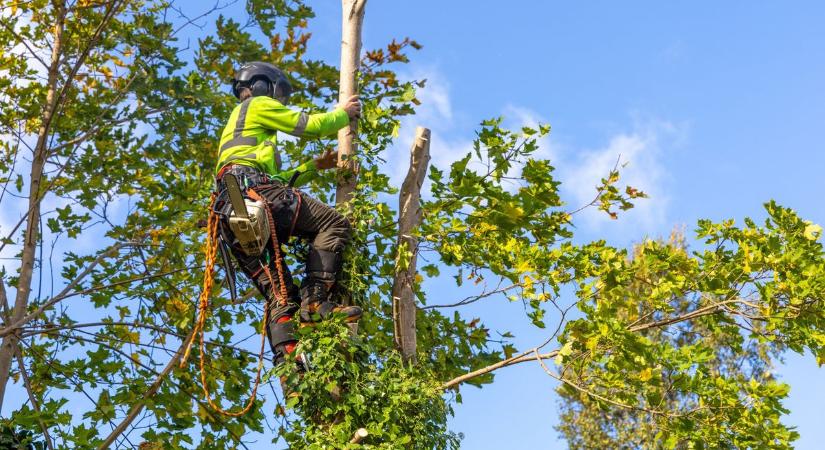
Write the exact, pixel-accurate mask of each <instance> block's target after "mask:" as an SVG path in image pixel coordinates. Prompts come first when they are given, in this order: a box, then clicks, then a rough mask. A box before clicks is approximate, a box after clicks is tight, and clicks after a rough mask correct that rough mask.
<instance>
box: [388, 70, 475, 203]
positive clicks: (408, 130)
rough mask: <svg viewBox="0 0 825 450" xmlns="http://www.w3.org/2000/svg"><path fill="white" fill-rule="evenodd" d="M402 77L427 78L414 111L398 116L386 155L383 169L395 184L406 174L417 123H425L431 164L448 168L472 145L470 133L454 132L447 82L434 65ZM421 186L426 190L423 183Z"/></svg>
mask: <svg viewBox="0 0 825 450" xmlns="http://www.w3.org/2000/svg"><path fill="white" fill-rule="evenodd" d="M402 78H404V79H412V80H421V79H426V80H427V82H426V84H425V86H424V87H423V88H419V89H418V91H417V93H416V97H417V98H418V99H419V100H420V101H421V105H420V106H418V107H417V108H416V114H415V115H412V116H407V117H405V118H404V119H402V121H401V127H400V129H399V133H398V139H396V141H395V144H394V145H393V146H392V147H391V148H390V149H389V151H388V152H387V155H386V159H387V168H388V170H387V173H388V174H389V176H390V180H391V181H392V183H393V185H395V186H400V185H401V183H402V182H403V181H404V177H405V176H406V174H407V170H408V168H409V162H410V147H412V144H413V139H415V129H416V127H417V126H425V127H427V128H429V129H430V131H431V136H430V139H431V141H430V158H431V159H430V165H431V166H435V167H438V168H440V169H442V170H444V169H448V168H449V167H450V164H452V163H453V162H455V161H457V160H459V159H461V158H462V157H463V156H464V155H466V154H467V153H468V152H469V151H471V150H472V148H473V147H472V145H473V141H472V139H471V137H468V136H456V133H455V131H454V128H455V126H456V123H455V122H456V121H455V118H454V113H453V107H452V100H451V99H450V85H449V83H448V82H447V80H446V79H445V78H444V76H443V75H442V74H441V72H440V71H439V70H438V69H436V68H434V67H425V68H418V69H417V70H415V71H413V72H411V73H408V74H403V76H402ZM424 190H425V192H426V191H427V185H426V183H425V186H424Z"/></svg>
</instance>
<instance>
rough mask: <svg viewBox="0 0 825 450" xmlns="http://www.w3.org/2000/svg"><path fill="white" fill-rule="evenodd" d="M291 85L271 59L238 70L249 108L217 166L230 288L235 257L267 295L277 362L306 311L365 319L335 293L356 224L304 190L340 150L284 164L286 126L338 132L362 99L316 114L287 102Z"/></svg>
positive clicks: (238, 90) (236, 115)
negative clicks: (291, 262)
mask: <svg viewBox="0 0 825 450" xmlns="http://www.w3.org/2000/svg"><path fill="white" fill-rule="evenodd" d="M291 91H292V88H291V86H290V84H289V81H288V80H287V78H286V76H285V74H284V73H283V72H282V71H281V70H279V69H278V68H277V67H275V66H274V65H272V64H269V63H265V62H251V63H247V64H244V65H243V66H242V67H241V68H240V70H238V72H237V73H236V75H235V78H234V79H233V80H232V93H233V94H234V95H235V97H237V98H238V100H240V104H239V105H238V106H237V107H235V109H234V110H233V111H232V114H231V115H230V116H229V121H228V122H227V124H226V127H225V128H224V130H223V133H222V134H221V140H220V148H219V151H220V153H219V156H218V163H217V166H216V168H215V170H216V175H217V176H216V182H217V188H218V193H219V194H218V197H217V198H216V201H215V206H214V208H215V212H217V213H218V214H219V216H220V217H221V222H220V224H221V225H220V227H219V229H220V241H221V244H220V246H219V248H220V250H221V253H222V255H223V258H224V265H225V266H226V268H227V272H228V277H227V278H228V279H229V281H230V290H231V291H232V293H233V294H232V295H233V296H234V295H235V294H234V291H235V287H234V272H233V269H232V264H231V261H229V259H228V256H227V254H229V253H231V254H232V255H234V257H235V259H236V260H237V262H238V265H239V266H240V268H241V270H242V271H243V272H244V273H245V274H246V275H247V276H248V277H249V278H250V279H251V280H252V281H253V283H254V284H255V286H256V287H257V289H258V290H259V291H260V292H261V294H262V295H263V296H264V297H265V298H266V308H267V310H268V316H269V323H268V326H267V335H268V337H269V342H270V345H271V346H272V351H273V352H274V353H275V364H276V365H277V364H282V363H283V361H284V359H285V356H286V354H288V353H292V352H293V351H294V349H295V345H296V344H297V341H296V339H295V335H294V323H293V321H292V320H290V319H291V318H292V317H293V315H294V314H295V312H296V311H297V310H299V309H300V315H299V316H300V320H301V321H302V322H312V321H314V320H318V318H325V317H327V316H329V315H330V314H333V313H338V314H342V315H344V316H345V317H346V320H348V321H356V320H358V319H359V318H360V317H361V314H362V311H361V308H359V307H358V306H341V305H339V304H337V303H335V302H334V301H333V300H332V299H331V296H330V290H331V289H332V287H333V285H334V284H335V282H336V277H337V275H338V272H339V270H340V268H341V264H342V260H341V258H342V253H343V251H344V248H345V247H346V245H347V243H348V242H349V239H350V233H351V229H350V224H349V221H348V220H347V219H346V217H344V216H343V215H341V214H340V213H339V212H337V211H336V210H335V209H334V208H332V207H330V206H328V205H326V204H324V203H322V202H320V201H318V200H316V199H314V198H312V197H310V196H308V195H306V194H305V193H303V192H301V191H299V190H297V189H296V187H297V186H300V185H302V184H304V183H306V182H307V181H309V180H310V179H311V178H312V177H313V176H314V175H315V173H316V171H319V170H326V169H330V168H333V167H335V166H336V160H337V157H336V156H337V155H336V154H335V153H333V152H331V151H327V152H326V153H325V154H324V155H322V156H319V157H316V158H315V159H312V160H309V161H306V162H305V163H303V164H301V165H299V166H298V167H296V168H294V169H291V170H282V168H281V158H280V156H279V154H278V148H277V140H276V135H277V132H279V131H280V132H284V133H288V134H290V135H292V136H296V137H299V138H317V137H322V136H328V135H332V134H335V133H336V132H337V131H338V130H339V129H341V128H343V127H345V126H347V125H348V124H349V123H350V120H353V119H357V118H359V116H360V114H361V103H360V101H359V100H358V96H353V97H351V98H350V99H349V100H347V101H346V102H345V103H343V104H341V105H339V106H338V107H337V108H336V109H334V110H333V111H331V112H327V113H321V114H307V113H305V112H300V111H295V110H292V109H289V108H287V106H286V105H287V104H288V100H289V96H290V93H291ZM239 194H240V195H239ZM244 210H245V211H244ZM267 210H268V211H267ZM244 216H246V218H244ZM290 236H297V237H299V238H301V239H305V240H307V241H309V254H308V256H307V260H306V271H305V277H304V279H303V282H302V283H301V288H300V290H299V289H298V287H297V286H296V285H295V284H294V282H293V280H292V276H291V274H290V272H289V269H288V268H287V266H286V264H285V262H284V255H283V252H282V249H281V245H280V244H281V243H284V242H286V241H287V240H288V239H289V237H290Z"/></svg>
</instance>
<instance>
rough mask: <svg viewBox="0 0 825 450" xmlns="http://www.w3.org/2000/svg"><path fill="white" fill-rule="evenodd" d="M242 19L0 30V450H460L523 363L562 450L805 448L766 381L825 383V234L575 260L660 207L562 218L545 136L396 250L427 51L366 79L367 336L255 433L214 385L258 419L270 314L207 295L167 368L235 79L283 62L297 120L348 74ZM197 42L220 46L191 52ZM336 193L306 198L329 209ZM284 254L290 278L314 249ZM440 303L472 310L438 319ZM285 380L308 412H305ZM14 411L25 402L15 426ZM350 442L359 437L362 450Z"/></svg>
mask: <svg viewBox="0 0 825 450" xmlns="http://www.w3.org/2000/svg"><path fill="white" fill-rule="evenodd" d="M233 5H234V6H237V4H235V3H229V4H227V5H222V4H217V5H216V6H214V7H213V8H212V9H208V8H207V9H208V10H207V11H205V12H204V14H203V16H198V17H189V16H186V15H185V14H184V12H183V11H181V10H180V9H178V8H177V6H176V5H175V4H174V3H170V2H166V1H160V0H158V1H155V0H106V1H86V0H78V1H74V2H64V1H61V0H52V1H49V0H30V1H17V0H12V1H11V2H7V3H5V4H4V5H3V6H2V10H1V11H2V12H0V99H2V100H3V101H2V102H0V136H2V141H0V142H2V144H0V145H2V147H0V150H2V151H0V182H2V183H3V186H4V189H3V192H2V194H0V204H2V205H3V206H2V208H3V209H4V211H5V210H9V211H12V210H14V208H15V207H18V209H20V212H21V215H20V216H17V217H15V219H18V218H19V224H18V225H17V226H16V227H12V228H10V229H5V228H4V229H0V234H2V236H0V238H2V239H3V241H2V243H0V245H2V247H3V249H4V250H6V251H8V252H12V254H13V255H14V260H15V262H16V263H17V264H16V265H15V266H14V267H13V268H11V269H5V266H4V270H3V272H2V283H0V304H1V305H2V306H0V307H1V308H2V315H3V320H2V327H0V336H2V338H3V346H2V348H0V402H2V403H0V405H2V407H3V408H4V409H3V414H4V417H8V418H9V419H10V420H6V419H4V422H7V423H5V424H4V427H3V428H2V429H0V430H2V434H0V441H2V440H3V439H6V440H9V441H14V442H17V443H23V445H25V444H26V443H28V444H29V445H31V446H32V447H33V448H106V447H108V446H110V445H122V446H128V447H137V446H138V445H143V446H144V448H152V446H154V447H155V448H160V447H162V448H244V447H247V445H248V443H249V442H251V440H252V439H256V438H257V437H259V436H260V433H264V432H269V433H272V434H275V435H276V439H278V440H280V441H281V442H286V443H287V444H288V445H289V446H290V447H292V448H329V447H336V448H338V447H340V448H400V447H403V448H427V449H429V448H441V449H446V448H457V447H458V446H459V445H460V440H461V435H460V434H459V433H457V432H455V431H450V430H448V427H447V418H448V417H449V415H450V414H452V405H454V404H455V402H460V401H461V389H462V386H463V385H466V384H471V385H475V386H483V385H485V384H489V383H492V382H493V380H494V376H495V371H496V370H498V369H500V368H503V367H506V366H509V365H513V364H519V363H525V362H532V363H533V364H535V365H536V367H537V369H536V370H544V371H546V373H547V374H548V375H549V377H551V379H554V380H557V381H558V383H559V385H558V386H559V387H558V392H559V396H560V399H561V400H560V401H561V402H562V405H563V407H562V423H561V425H560V426H559V432H560V433H562V435H563V436H565V437H566V439H567V440H568V442H569V443H570V445H571V447H576V448H596V447H601V448H605V447H614V446H616V447H618V446H626V447H628V448H658V447H667V448H690V447H703V446H708V447H754V448H757V447H758V448H764V447H771V448H774V447H776V448H790V446H791V444H792V442H793V440H794V438H795V437H796V433H795V432H794V431H793V430H792V429H791V428H789V427H788V426H787V425H785V424H784V423H783V422H782V421H781V418H782V415H783V414H784V413H786V412H787V411H786V409H785V408H784V406H783V399H784V398H785V397H786V396H787V394H788V386H787V385H785V384H783V383H782V382H780V381H779V380H777V379H776V378H775V377H774V376H773V374H772V372H771V367H772V365H773V364H774V363H775V362H776V361H777V360H778V358H781V355H782V354H783V353H784V352H787V351H793V352H797V353H806V352H810V353H812V354H813V355H815V357H816V358H817V362H818V363H819V364H822V362H823V361H825V306H823V293H825V254H824V253H823V247H822V229H821V228H820V227H819V226H817V225H815V224H812V223H810V222H808V221H805V220H804V219H803V218H801V217H799V216H798V215H797V214H796V213H795V212H794V211H792V210H790V209H788V208H784V207H783V206H781V205H778V204H776V203H774V202H771V201H768V202H767V203H766V204H765V211H764V213H760V214H761V218H760V219H758V220H757V219H747V218H745V219H738V220H734V219H730V220H726V221H723V222H720V223H715V222H711V221H700V222H699V223H698V224H697V227H696V230H695V234H694V235H690V236H684V237H683V238H682V237H680V238H678V239H675V240H672V241H668V242H665V241H659V240H655V239H645V238H644V237H643V236H640V237H639V239H640V243H639V244H638V245H637V246H636V248H635V249H632V250H628V249H625V248H621V247H616V246H613V245H611V244H609V243H608V242H606V241H604V240H597V241H592V242H582V241H581V240H580V239H577V236H576V228H575V223H576V220H577V218H578V217H579V212H580V211H581V210H582V208H593V209H597V210H600V211H602V212H603V213H604V214H607V215H609V216H610V217H612V218H617V219H619V220H621V213H622V211H625V210H627V209H630V208H632V207H633V204H634V202H636V201H644V200H643V198H644V197H645V196H646V194H645V193H643V192H641V191H639V190H637V189H635V188H634V187H632V186H625V185H623V184H622V183H621V170H620V169H619V168H618V166H617V168H616V169H615V170H613V171H610V172H609V173H606V174H604V178H603V179H602V180H601V183H600V184H599V185H598V186H594V192H593V195H594V199H593V201H592V202H591V203H590V204H588V205H583V206H582V207H581V208H580V207H579V205H572V206H571V205H567V204H565V203H564V201H563V199H562V198H561V195H560V193H559V186H560V184H561V183H562V182H563V181H564V180H558V179H557V178H556V175H555V172H554V167H553V166H552V162H551V161H549V160H546V159H541V158H540V157H538V156H537V155H536V153H537V150H538V148H539V142H540V139H541V138H542V137H544V136H546V135H548V134H549V133H550V131H551V130H550V126H549V125H546V124H542V125H539V126H536V127H523V128H519V129H508V128H506V127H505V126H504V125H503V123H504V122H503V120H502V119H501V118H490V119H486V120H483V121H482V122H481V123H480V125H479V128H478V130H477V132H476V135H475V137H474V142H473V149H472V151H471V152H469V153H468V154H467V155H466V156H464V157H463V158H461V159H460V160H458V161H457V162H455V163H453V164H451V165H450V166H449V167H431V169H430V171H429V175H428V179H429V184H428V185H429V192H428V193H427V195H426V196H425V197H424V199H423V201H422V203H421V209H422V218H423V222H422V223H421V225H420V227H418V229H417V230H416V236H417V237H418V242H419V245H418V247H417V248H415V249H410V248H406V247H404V246H399V245H398V243H397V242H398V240H397V234H398V228H397V223H396V217H397V212H396V209H397V208H396V205H397V202H396V201H395V194H397V191H398V189H397V187H396V186H392V185H391V184H390V178H389V176H388V175H387V173H386V166H387V165H386V162H385V155H386V154H387V151H388V149H389V148H390V146H392V145H393V143H394V141H395V138H396V137H397V135H398V130H399V126H400V120H401V119H402V118H403V117H405V116H408V115H411V114H414V113H415V109H416V107H417V106H418V105H419V104H420V100H419V99H418V98H417V97H416V91H417V89H421V88H423V87H425V83H426V81H425V80H404V79H401V78H400V77H399V76H398V75H397V74H396V73H395V70H397V69H396V68H397V66H398V65H400V64H404V63H407V62H408V60H409V58H411V57H413V56H412V55H413V54H414V52H415V50H416V49H418V48H419V47H420V46H419V44H418V43H417V42H416V41H414V40H412V39H410V38H404V37H399V38H398V39H397V40H394V41H392V42H389V43H386V45H385V46H384V47H382V48H374V49H366V51H365V52H364V53H363V58H362V64H361V73H360V79H359V82H360V92H361V95H362V100H363V101H364V113H363V117H362V120H361V122H360V124H359V129H358V138H357V139H358V143H359V148H360V150H359V152H358V153H357V154H356V155H355V156H354V158H355V159H356V160H357V163H358V167H359V172H358V178H357V184H356V189H355V191H354V193H353V196H352V198H351V200H350V201H349V202H347V203H346V204H345V205H342V208H344V209H345V212H346V213H347V214H348V215H349V217H350V218H351V221H352V223H353V225H354V228H355V236H354V239H353V243H352V245H351V246H350V248H349V249H348V250H347V253H346V258H345V260H346V265H345V276H344V281H343V284H344V286H345V291H346V292H347V295H348V298H349V300H350V301H353V302H355V303H356V304H359V305H361V306H362V307H364V308H365V310H366V314H365V317H364V318H363V319H362V321H361V323H360V331H359V335H358V336H356V337H351V336H350V335H349V333H348V331H347V328H346V327H345V326H344V325H343V324H341V323H338V322H335V321H331V322H328V323H323V324H321V325H320V326H318V327H315V328H313V329H311V330H310V329H305V330H303V331H302V340H301V348H302V349H303V350H305V351H307V353H309V354H310V355H312V358H313V363H314V365H315V367H316V370H313V371H311V372H309V373H308V374H307V375H305V376H304V377H301V378H298V377H297V376H296V375H295V374H294V373H290V372H289V371H286V370H285V369H284V368H280V369H271V370H269V369H268V370H267V374H266V376H265V377H264V380H263V383H264V385H263V386H262V387H261V389H259V390H258V391H257V398H256V399H255V401H254V403H253V405H252V409H251V410H250V412H249V413H248V414H244V415H241V416H239V417H228V416H225V415H222V414H221V413H219V412H218V411H216V410H215V409H214V408H212V407H211V406H210V405H209V404H208V401H207V399H206V398H205V397H204V387H205V388H206V390H208V392H209V394H210V395H211V396H212V397H211V398H212V399H213V400H214V401H215V402H217V403H218V404H220V405H222V407H223V408H226V409H229V410H232V411H234V410H237V409H238V408H239V407H241V406H242V405H243V404H245V402H246V401H247V400H248V398H249V396H250V394H251V393H252V385H253V384H254V383H255V368H256V367H257V364H258V359H259V355H258V353H257V347H256V345H255V342H254V341H256V338H255V336H257V334H258V330H259V329H260V321H261V316H262V308H261V303H260V301H259V299H257V298H256V295H255V293H254V290H253V289H252V288H251V286H250V285H248V284H243V285H242V286H241V291H242V292H243V293H244V294H243V296H242V299H241V300H240V301H237V302H233V301H232V299H230V298H229V296H228V292H227V291H226V290H225V286H223V285H222V284H221V283H216V285H215V286H214V287H213V290H212V292H211V295H210V298H211V309H210V311H211V313H210V315H209V317H208V318H207V321H206V328H205V330H206V336H207V345H206V347H205V350H206V351H205V352H204V353H203V354H201V352H199V351H197V350H193V353H192V356H191V357H190V360H189V362H188V363H187V364H185V365H183V366H182V367H180V366H179V365H178V363H179V361H180V357H181V355H182V352H183V348H184V344H185V342H186V341H187V339H188V338H189V337H190V336H191V333H192V327H193V322H194V318H195V314H196V308H197V299H198V296H199V293H200V289H201V286H202V284H201V283H202V279H203V266H204V256H203V242H204V236H205V231H204V229H203V228H201V227H199V226H198V223H199V222H200V221H202V220H203V219H205V218H206V209H207V205H208V202H209V198H210V193H211V192H212V190H213V189H214V178H213V170H214V163H215V160H216V157H217V152H218V149H217V135H218V133H219V131H220V129H221V127H222V126H223V121H224V120H225V119H226V117H228V115H229V113H230V112H231V110H232V108H233V107H234V105H235V102H236V100H235V99H234V98H233V97H232V96H231V95H229V94H228V92H227V89H226V82H227V80H229V79H230V78H231V77H232V74H233V71H234V69H235V68H236V67H237V64H238V62H239V61H249V60H266V61H272V62H274V63H276V64H278V65H279V66H280V67H281V68H283V69H284V70H285V71H286V72H287V73H289V76H290V80H291V82H292V84H293V86H294V87H295V88H296V89H295V91H296V92H295V94H294V95H293V100H292V101H293V105H294V106H295V107H299V108H302V109H305V110H326V109H329V108H330V107H332V106H333V105H334V104H335V101H336V99H337V93H338V88H337V84H338V69H337V68H336V66H335V64H334V63H333V62H329V61H317V60H312V59H309V58H307V57H306V50H307V48H308V46H309V45H311V43H312V39H311V32H310V31H311V30H310V29H309V28H308V27H309V20H310V19H311V18H312V17H313V12H312V9H311V7H310V6H309V5H307V4H305V3H304V2H302V1H288V2H287V1H260V0H248V1H247V2H246V3H245V6H246V11H247V15H248V21H247V22H245V23H240V22H238V21H236V20H233V19H231V18H228V17H226V16H224V15H222V9H223V8H225V7H234V6H233ZM203 23H210V24H214V29H215V32H214V33H212V34H209V35H207V36H205V37H203V38H202V39H199V40H198V41H197V42H192V41H190V40H188V39H182V33H183V32H184V30H189V29H191V28H192V27H197V26H201V24H203ZM424 125H426V124H424ZM332 146H333V141H332V140H324V139H322V140H286V141H284V142H282V143H281V148H280V150H281V151H282V154H283V155H284V156H285V164H291V165H297V164H299V163H300V162H303V161H304V160H306V159H307V158H308V157H309V155H315V154H320V153H321V152H323V151H324V150H325V149H327V148H331V147H332ZM336 181H337V177H336V175H335V174H329V175H325V176H323V177H321V178H319V179H317V180H315V181H314V182H313V184H312V185H311V186H309V187H308V188H307V189H308V190H309V191H310V192H311V193H312V194H313V195H316V196H317V197H318V198H321V199H323V200H326V201H331V200H332V198H331V193H332V192H333V191H334V190H333V186H334V185H335V183H336ZM6 208H8V209H6ZM4 215H5V213H4ZM685 239H689V240H690V241H693V242H695V243H693V244H691V245H690V246H689V245H687V244H686V243H685ZM81 243H82V245H81ZM291 245H293V246H294V251H292V252H291V255H292V258H293V259H294V260H301V255H302V253H303V250H302V248H301V244H300V243H299V242H294V243H292V244H291ZM412 252H417V254H418V255H420V256H421V258H423V259H425V260H426V261H425V263H426V264H424V265H422V267H420V268H419V269H420V270H419V273H418V275H417V276H416V279H415V280H414V291H415V295H416V300H417V306H418V314H417V317H416V319H417V320H416V324H417V329H416V336H417V343H418V358H417V362H416V363H415V364H405V363H404V362H403V361H402V358H401V356H400V355H399V352H398V350H397V349H396V348H395V343H394V339H393V333H394V319H395V317H394V315H393V309H392V304H393V302H392V298H391V297H392V295H391V291H392V283H393V278H394V276H395V274H396V273H397V272H398V271H399V270H402V269H404V268H406V267H407V265H408V264H409V261H410V257H411V254H412ZM421 258H420V259H421ZM52 267H57V268H58V269H56V270H54V271H53V270H52ZM58 270H59V276H58V274H57V273H56V272H57V271H58ZM53 272H55V273H53ZM442 272H443V273H442ZM219 277H220V275H219ZM425 279H449V280H451V282H454V283H455V284H456V285H459V286H463V287H464V288H465V289H467V291H468V292H472V295H471V296H469V297H467V298H463V299H445V298H443V296H442V295H441V294H440V293H439V292H428V291H427V290H426V289H424V288H423V287H422V286H423V284H422V283H423V281H424V280H425ZM476 301H488V302H489V301H500V302H501V303H502V305H501V306H500V307H501V308H508V307H519V308H524V310H525V311H526V314H528V315H529V317H530V319H531V320H532V323H533V324H534V325H535V326H536V327H539V328H541V329H544V330H546V337H547V339H546V340H545V341H544V342H537V343H536V345H535V346H534V347H533V348H529V349H521V350H518V349H516V348H515V346H514V345H513V344H512V342H511V338H512V336H511V335H510V334H509V333H506V332H504V333H502V334H501V335H495V334H494V333H492V332H491V330H490V329H488V328H487V327H485V326H484V324H483V323H482V322H481V321H480V320H479V319H478V318H474V317H465V315H463V314H462V309H461V306H463V305H466V304H469V303H472V302H476ZM267 347H268V346H267ZM270 356H271V355H264V357H265V358H267V360H268V359H269V358H270ZM201 360H202V361H203V363H204V365H205V367H206V368H207V370H206V374H207V380H206V381H207V382H206V385H205V386H202V385H201V380H200V374H199V370H198V365H199V362H200V361H201ZM281 375H284V376H287V377H291V378H292V382H293V384H294V385H295V386H296V388H295V391H294V392H293V394H292V395H290V396H289V397H288V398H284V397H283V396H282V395H281V393H280V388H279V387H277V384H278V383H277V377H278V376H281ZM9 381H11V383H9ZM550 386H554V384H553V382H552V380H549V381H548V387H550ZM12 390H17V391H18V392H21V393H22V394H20V395H19V396H18V398H25V399H26V400H25V401H24V402H23V403H22V404H15V403H10V402H9V401H3V400H5V399H7V398H10V395H11V394H10V393H11V391H12ZM21 396H22V397H21ZM358 428H366V429H367V431H368V432H369V436H368V437H367V438H365V439H363V440H362V441H360V442H354V443H351V442H350V441H351V439H352V436H353V433H354V432H355V431H356V430H357V429H358Z"/></svg>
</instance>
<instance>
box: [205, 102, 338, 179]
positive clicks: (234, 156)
mask: <svg viewBox="0 0 825 450" xmlns="http://www.w3.org/2000/svg"><path fill="white" fill-rule="evenodd" d="M348 124H349V117H348V116H347V113H346V111H344V110H343V109H340V108H339V109H336V110H334V111H332V112H328V113H321V114H307V113H304V112H300V111H293V110H291V109H289V108H287V107H286V106H284V105H282V104H281V103H280V102H279V101H277V100H275V99H272V98H270V97H265V96H258V97H252V98H249V99H246V100H244V101H243V102H241V104H239V105H238V106H236V107H235V109H234V110H233V111H232V114H231V115H230V116H229V121H228V122H227V124H226V127H224V129H223V133H222V134H221V142H220V147H219V151H220V153H219V155H218V164H217V166H216V167H215V173H217V172H218V171H219V170H221V167H223V166H225V165H226V164H229V163H232V164H241V165H244V166H250V167H255V168H257V169H259V170H261V171H262V172H264V173H266V174H268V175H269V176H271V177H273V178H276V179H278V180H280V181H281V182H283V183H286V182H287V181H289V179H290V178H291V177H292V174H293V173H295V171H296V170H297V171H300V172H302V174H303V175H301V176H299V177H298V180H297V181H296V183H295V184H296V185H300V184H303V183H305V182H306V181H308V180H309V178H310V177H311V175H312V174H314V173H315V163H314V161H312V160H310V161H307V162H305V163H303V164H301V165H300V166H298V167H296V168H295V169H292V170H287V171H281V168H280V158H278V155H277V149H276V144H277V140H276V137H275V135H276V132H277V131H282V132H284V133H288V134H291V135H293V136H297V137H309V138H316V137H322V136H327V135H330V134H333V133H335V132H337V131H338V130H339V129H341V128H343V127H345V126H347V125H348Z"/></svg>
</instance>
